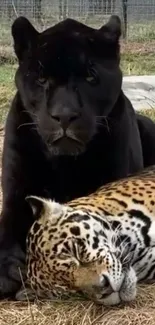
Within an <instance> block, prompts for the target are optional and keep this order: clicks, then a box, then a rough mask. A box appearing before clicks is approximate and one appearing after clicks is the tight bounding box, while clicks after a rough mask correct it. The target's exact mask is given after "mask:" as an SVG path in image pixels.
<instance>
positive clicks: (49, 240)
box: [27, 166, 155, 305]
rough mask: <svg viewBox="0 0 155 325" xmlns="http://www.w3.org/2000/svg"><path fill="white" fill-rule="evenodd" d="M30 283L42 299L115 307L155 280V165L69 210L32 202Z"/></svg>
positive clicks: (75, 203)
mask: <svg viewBox="0 0 155 325" xmlns="http://www.w3.org/2000/svg"><path fill="white" fill-rule="evenodd" d="M27 200H28V201H29V203H30V205H31V207H32V210H33V214H34V217H35V222H34V224H33V225H32V227H31V229H30V232H29V235H28V238H27V266H28V273H27V274H28V279H29V281H30V284H31V288H32V289H33V291H34V292H35V293H36V294H37V295H38V296H40V297H43V296H44V297H48V298H51V297H55V296H56V297H59V295H61V294H65V293H72V292H82V293H83V294H85V295H87V296H88V297H89V298H90V299H92V300H94V301H95V302H97V303H101V304H105V305H114V304H118V303H120V302H122V301H126V302H127V301H131V300H133V299H135V297H136V288H137V282H140V281H143V282H149V281H154V279H155V166H152V167H151V168H148V169H146V170H144V171H142V172H141V173H139V174H136V175H135V176H130V177H128V178H126V179H122V180H120V181H117V182H114V183H111V184H108V185H106V186H104V187H101V188H99V189H98V190H97V191H96V192H95V193H93V194H91V195H89V196H87V197H82V198H79V199H76V200H73V201H71V202H69V203H68V204H66V205H62V204H59V203H57V202H54V201H51V200H45V199H42V198H38V197H29V198H27Z"/></svg>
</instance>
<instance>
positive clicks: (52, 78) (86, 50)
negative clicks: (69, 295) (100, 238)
mask: <svg viewBox="0 0 155 325" xmlns="http://www.w3.org/2000/svg"><path fill="white" fill-rule="evenodd" d="M12 36H13V40H14V49H15V53H16V56H17V58H18V63H19V65H18V69H17V72H16V75H15V84H16V88H17V92H16V95H15V97H14V99H13V102H12V105H11V108H10V110H9V113H8V116H7V121H6V127H5V139H4V149H3V158H2V191H3V202H2V213H1V227H0V297H1V298H2V297H6V296H7V297H8V296H12V295H14V294H15V293H16V291H17V290H18V289H19V288H20V286H21V278H20V274H19V269H18V267H20V268H21V272H23V276H24V274H25V254H24V253H25V239H26V235H27V232H28V229H29V227H30V225H31V224H32V222H33V217H32V212H31V208H30V207H29V205H28V203H27V202H26V200H25V198H26V196H27V195H38V196H42V197H46V198H53V199H55V200H57V201H59V202H66V201H67V200H70V199H73V198H76V197H79V196H84V195H87V194H89V193H91V192H92V191H94V190H95V189H97V187H99V186H100V185H103V184H105V183H107V182H110V181H113V180H117V179H120V178H122V177H125V176H127V175H129V174H131V173H134V172H138V171H139V170H141V169H142V168H143V167H146V166H145V165H151V164H154V163H155V153H154V154H152V156H151V154H150V152H152V150H154V148H155V126H154V124H153V122H151V121H150V120H148V119H146V118H145V117H142V116H140V115H136V114H135V112H134V109H133V107H132V105H131V103H130V101H129V100H128V99H127V97H126V96H125V95H124V93H123V91H122V72H121V70H120V45H119V40H120V36H121V23H120V19H119V18H118V17H117V16H112V17H111V18H110V20H109V21H108V23H107V24H105V25H103V26H102V27H101V28H100V29H98V30H97V29H93V28H90V27H88V26H86V25H84V24H82V23H80V22H77V21H75V20H72V19H66V20H64V21H62V22H60V23H58V24H56V25H55V26H53V27H51V28H49V29H47V30H45V31H44V32H42V33H39V32H38V31H36V29H35V28H34V27H33V26H32V25H31V23H30V22H29V21H28V20H27V19H26V18H24V17H19V18H17V19H16V20H15V22H14V23H13V25H12ZM148 125H149V126H148ZM150 125H151V134H150V132H149V130H150ZM143 141H144V146H143ZM146 147H147V148H146ZM154 152H155V150H154ZM145 155H146V157H145ZM144 162H146V163H144Z"/></svg>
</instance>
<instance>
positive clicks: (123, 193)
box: [67, 166, 155, 217]
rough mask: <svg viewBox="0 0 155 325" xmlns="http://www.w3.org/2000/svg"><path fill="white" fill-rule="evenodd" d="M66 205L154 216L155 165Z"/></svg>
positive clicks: (111, 213) (108, 211)
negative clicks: (137, 211)
mask: <svg viewBox="0 0 155 325" xmlns="http://www.w3.org/2000/svg"><path fill="white" fill-rule="evenodd" d="M67 205H69V206H71V207H76V209H77V208H78V209H82V210H87V211H89V212H95V213H97V214H100V215H103V216H105V215H109V214H110V215H116V214H117V215H118V216H119V215H120V216H121V215H122V213H124V212H125V211H129V210H131V209H136V210H141V211H143V212H144V213H146V214H147V213H149V215H151V216H152V217H154V216H155V166H151V167H149V168H148V169H145V170H143V171H142V172H141V173H137V174H136V175H134V176H129V177H128V178H125V179H121V180H119V181H117V182H113V183H109V184H107V185H105V186H102V187H100V188H99V189H98V190H97V191H96V192H95V193H92V194H90V195H89V196H86V197H82V198H78V199H75V200H72V201H70V202H69V203H67Z"/></svg>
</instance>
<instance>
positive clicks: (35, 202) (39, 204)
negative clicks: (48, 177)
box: [25, 196, 45, 220]
mask: <svg viewBox="0 0 155 325" xmlns="http://www.w3.org/2000/svg"><path fill="white" fill-rule="evenodd" d="M25 200H26V201H27V202H28V203H29V205H30V207H31V209H32V212H33V217H34V219H35V220H38V219H39V218H40V216H41V215H42V214H43V211H44V205H45V202H44V200H43V199H41V198H39V197H37V196H27V197H26V198H25Z"/></svg>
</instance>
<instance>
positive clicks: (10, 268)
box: [0, 245, 26, 299]
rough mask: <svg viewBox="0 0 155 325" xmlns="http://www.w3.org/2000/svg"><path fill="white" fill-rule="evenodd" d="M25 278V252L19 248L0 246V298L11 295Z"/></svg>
mask: <svg viewBox="0 0 155 325" xmlns="http://www.w3.org/2000/svg"><path fill="white" fill-rule="evenodd" d="M25 279H26V264H25V254H24V253H23V251H22V250H21V248H20V247H19V246H18V245H14V246H12V247H11V248H5V249H4V248H0V299H2V298H6V297H8V298H9V297H13V296H14V295H15V293H16V292H17V291H18V290H19V289H20V287H21V283H22V281H23V282H24V281H25Z"/></svg>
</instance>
